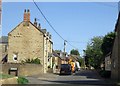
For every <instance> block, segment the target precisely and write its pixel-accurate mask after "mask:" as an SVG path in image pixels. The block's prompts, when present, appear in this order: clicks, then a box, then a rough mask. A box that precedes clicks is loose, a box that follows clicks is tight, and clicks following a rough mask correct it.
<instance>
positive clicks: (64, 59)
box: [64, 40, 67, 63]
mask: <svg viewBox="0 0 120 86" xmlns="http://www.w3.org/2000/svg"><path fill="white" fill-rule="evenodd" d="M66 42H67V41H66V40H64V63H65V59H66V56H65V49H66Z"/></svg>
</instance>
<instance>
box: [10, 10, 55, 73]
mask: <svg viewBox="0 0 120 86" xmlns="http://www.w3.org/2000/svg"><path fill="white" fill-rule="evenodd" d="M52 44H53V43H52V40H51V37H50V35H48V34H46V33H45V32H44V31H43V30H42V29H41V26H40V24H39V25H38V24H37V21H36V19H35V21H34V24H33V23H32V22H31V21H30V11H29V9H28V10H26V9H25V11H24V16H23V21H22V22H21V23H20V24H19V25H17V26H16V27H15V28H14V29H13V30H12V31H11V32H9V33H8V62H9V63H21V62H23V61H25V60H27V59H35V58H39V59H40V62H41V65H42V66H43V69H42V70H43V72H44V73H46V71H47V65H48V53H52V51H51V50H52ZM48 45H49V48H48ZM50 49H51V50H50Z"/></svg>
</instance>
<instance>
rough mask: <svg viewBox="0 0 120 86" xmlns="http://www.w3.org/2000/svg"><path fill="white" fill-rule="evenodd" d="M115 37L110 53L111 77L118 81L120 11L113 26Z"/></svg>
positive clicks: (119, 64)
mask: <svg viewBox="0 0 120 86" xmlns="http://www.w3.org/2000/svg"><path fill="white" fill-rule="evenodd" d="M115 32H116V37H115V41H114V45H113V50H112V55H111V78H112V79H114V80H116V81H120V75H119V73H120V12H119V15H118V20H117V23H116V26H115Z"/></svg>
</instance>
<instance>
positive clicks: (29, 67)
mask: <svg viewBox="0 0 120 86" xmlns="http://www.w3.org/2000/svg"><path fill="white" fill-rule="evenodd" d="M10 68H18V76H31V75H37V74H42V73H43V67H42V65H39V64H15V63H6V64H2V73H3V74H8V71H9V69H10ZM12 74H14V75H15V73H12Z"/></svg>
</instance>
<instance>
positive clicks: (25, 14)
mask: <svg viewBox="0 0 120 86" xmlns="http://www.w3.org/2000/svg"><path fill="white" fill-rule="evenodd" d="M24 21H25V22H26V21H27V22H28V21H30V10H29V9H27V10H26V9H25V10H24Z"/></svg>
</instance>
